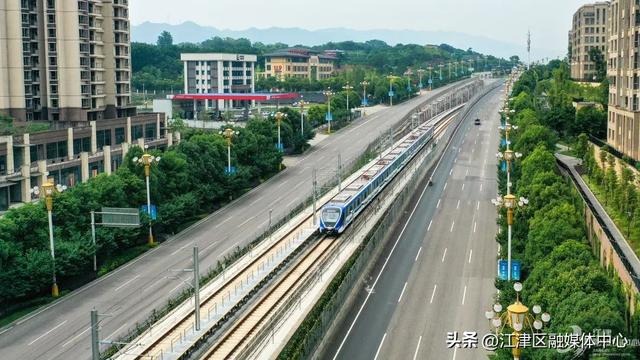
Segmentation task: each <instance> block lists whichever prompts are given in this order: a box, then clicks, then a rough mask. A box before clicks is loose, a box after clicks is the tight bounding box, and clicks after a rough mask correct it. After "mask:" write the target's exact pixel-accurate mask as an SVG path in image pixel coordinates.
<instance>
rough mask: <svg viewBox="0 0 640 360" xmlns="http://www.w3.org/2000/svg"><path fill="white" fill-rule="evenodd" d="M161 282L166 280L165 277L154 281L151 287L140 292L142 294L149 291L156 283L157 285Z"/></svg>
mask: <svg viewBox="0 0 640 360" xmlns="http://www.w3.org/2000/svg"><path fill="white" fill-rule="evenodd" d="M162 280H167V278H166V277H161V278H160V279H158V280H156V281H154V282H153V284H151V285H149V286H147V287H146V288H144V290H142V292H145V291H147V290H149V289H151V288H152V287H154V286H155V285H156V284H157V283H159V282H160V281H162Z"/></svg>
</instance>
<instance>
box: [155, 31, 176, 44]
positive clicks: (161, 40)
mask: <svg viewBox="0 0 640 360" xmlns="http://www.w3.org/2000/svg"><path fill="white" fill-rule="evenodd" d="M156 44H157V45H158V46H159V47H162V48H166V47H171V46H173V36H172V35H171V33H170V32H168V31H163V32H161V33H160V35H159V36H158V41H157V42H156Z"/></svg>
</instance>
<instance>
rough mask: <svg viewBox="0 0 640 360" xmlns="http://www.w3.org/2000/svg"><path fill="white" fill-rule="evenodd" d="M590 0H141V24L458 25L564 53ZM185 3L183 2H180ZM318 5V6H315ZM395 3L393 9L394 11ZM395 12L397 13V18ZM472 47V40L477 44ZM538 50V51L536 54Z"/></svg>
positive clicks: (134, 15)
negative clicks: (577, 18) (576, 17)
mask: <svg viewBox="0 0 640 360" xmlns="http://www.w3.org/2000/svg"><path fill="white" fill-rule="evenodd" d="M586 3H588V1H585V0H395V1H392V2H390V1H388V0H385V1H382V0H367V1H365V0H322V1H307V0H271V1H264V0H233V1H232V0H222V1H221V0H209V1H207V0H180V1H175V0H134V1H130V2H129V4H130V17H131V22H132V23H133V24H134V25H137V24H140V23H142V22H145V21H151V22H162V23H169V24H179V23H182V22H185V21H193V22H195V23H197V24H200V25H207V26H214V27H216V28H218V29H232V30H243V29H247V28H250V27H256V28H268V27H274V26H277V27H299V28H303V29H308V30H317V29H325V28H336V27H344V28H351V29H357V30H367V29H410V30H432V31H438V30H439V31H457V32H462V33H467V34H475V35H482V36H485V37H488V38H492V39H496V40H501V41H505V42H509V43H513V44H523V46H526V45H525V44H526V38H527V31H528V30H531V39H532V54H535V48H536V46H538V47H541V48H544V49H547V50H551V51H552V52H553V53H556V54H557V56H564V55H565V54H566V49H567V31H568V30H569V29H570V27H571V18H572V16H573V13H574V12H575V11H576V10H577V9H578V8H579V7H580V6H581V5H583V4H586ZM176 4H178V5H179V6H176ZM312 4H316V5H317V6H315V7H314V5H312ZM390 8H391V9H390ZM391 15H392V16H391ZM470 46H472V44H470ZM532 56H533V55H532Z"/></svg>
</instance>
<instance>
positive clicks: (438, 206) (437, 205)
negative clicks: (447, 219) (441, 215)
mask: <svg viewBox="0 0 640 360" xmlns="http://www.w3.org/2000/svg"><path fill="white" fill-rule="evenodd" d="M440 200H442V199H438V203H437V204H436V209H439V208H440Z"/></svg>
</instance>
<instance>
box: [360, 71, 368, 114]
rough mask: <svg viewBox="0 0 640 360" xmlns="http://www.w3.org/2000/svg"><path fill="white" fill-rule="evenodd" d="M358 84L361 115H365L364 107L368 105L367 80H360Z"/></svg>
mask: <svg viewBox="0 0 640 360" xmlns="http://www.w3.org/2000/svg"><path fill="white" fill-rule="evenodd" d="M360 85H361V86H362V115H363V116H367V114H366V113H365V110H364V108H365V107H367V105H369V102H368V101H367V100H368V99H367V86H369V82H368V81H367V80H363V81H362V82H360Z"/></svg>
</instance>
